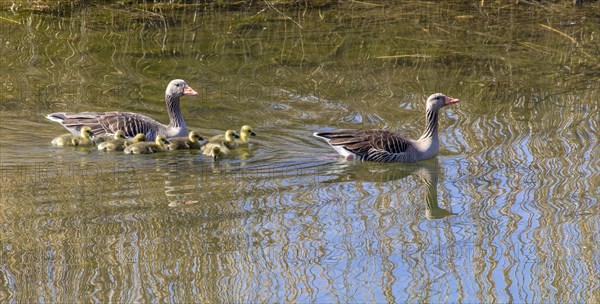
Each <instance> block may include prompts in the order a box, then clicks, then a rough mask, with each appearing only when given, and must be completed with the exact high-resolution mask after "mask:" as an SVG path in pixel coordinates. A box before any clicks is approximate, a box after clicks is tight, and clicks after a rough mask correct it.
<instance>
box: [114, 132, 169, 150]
mask: <svg viewBox="0 0 600 304" xmlns="http://www.w3.org/2000/svg"><path fill="white" fill-rule="evenodd" d="M168 144H169V141H168V140H167V138H166V137H165V136H164V135H162V134H161V135H158V136H157V137H156V140H155V141H154V142H137V143H133V144H131V145H129V146H127V147H126V148H125V150H124V152H125V154H152V153H156V152H162V151H166V150H167V145H168Z"/></svg>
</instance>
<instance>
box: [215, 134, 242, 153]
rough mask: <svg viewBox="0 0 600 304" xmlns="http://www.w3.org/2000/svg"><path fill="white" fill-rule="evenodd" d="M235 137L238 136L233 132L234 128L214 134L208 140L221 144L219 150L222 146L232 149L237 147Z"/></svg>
mask: <svg viewBox="0 0 600 304" xmlns="http://www.w3.org/2000/svg"><path fill="white" fill-rule="evenodd" d="M237 138H240V136H239V135H238V134H237V133H236V132H235V130H227V132H225V135H223V134H219V135H215V136H213V137H211V138H210V139H209V140H208V142H209V143H213V144H218V145H221V150H223V147H225V148H228V149H231V150H233V149H237V147H238V142H237Z"/></svg>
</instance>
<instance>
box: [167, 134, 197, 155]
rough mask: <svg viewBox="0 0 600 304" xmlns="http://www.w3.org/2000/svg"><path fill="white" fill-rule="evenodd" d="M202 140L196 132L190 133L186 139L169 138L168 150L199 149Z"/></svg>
mask: <svg viewBox="0 0 600 304" xmlns="http://www.w3.org/2000/svg"><path fill="white" fill-rule="evenodd" d="M203 141H204V138H202V136H200V134H198V133H197V132H196V131H191V132H190V134H189V135H188V137H174V138H169V150H185V149H200V146H201V145H202V143H201V142H203Z"/></svg>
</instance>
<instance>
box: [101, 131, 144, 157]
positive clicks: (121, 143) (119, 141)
mask: <svg viewBox="0 0 600 304" xmlns="http://www.w3.org/2000/svg"><path fill="white" fill-rule="evenodd" d="M145 140H146V136H145V135H144V134H143V133H140V134H137V135H136V136H135V137H134V138H133V139H127V138H126V137H125V132H123V131H122V130H119V131H117V132H116V133H115V138H114V139H113V140H109V141H105V142H103V143H100V144H99V145H98V150H100V151H104V152H114V151H123V150H125V148H126V147H127V146H129V145H131V144H133V143H137V142H142V141H145Z"/></svg>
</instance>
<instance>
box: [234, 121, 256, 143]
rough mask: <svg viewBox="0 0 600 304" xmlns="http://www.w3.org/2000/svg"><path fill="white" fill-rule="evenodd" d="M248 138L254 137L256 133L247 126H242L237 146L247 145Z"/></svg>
mask: <svg viewBox="0 0 600 304" xmlns="http://www.w3.org/2000/svg"><path fill="white" fill-rule="evenodd" d="M250 136H256V133H254V131H253V130H252V127H250V126H249V125H244V126H243V127H242V129H241V130H240V139H238V141H237V142H238V145H248V143H249V142H250Z"/></svg>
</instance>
